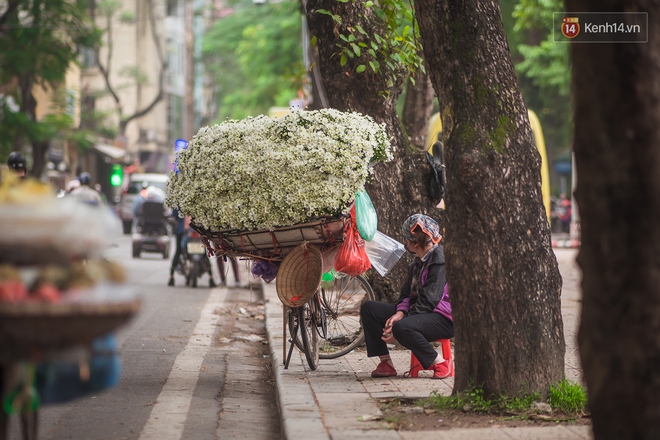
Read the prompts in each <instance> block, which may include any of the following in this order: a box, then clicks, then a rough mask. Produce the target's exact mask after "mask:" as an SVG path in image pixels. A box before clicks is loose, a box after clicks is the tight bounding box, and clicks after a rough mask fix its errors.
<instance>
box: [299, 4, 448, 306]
mask: <svg viewBox="0 0 660 440" xmlns="http://www.w3.org/2000/svg"><path fill="white" fill-rule="evenodd" d="M319 9H324V10H326V11H330V12H331V13H333V14H336V15H339V16H341V20H342V24H338V23H337V22H335V21H334V20H333V19H332V18H331V17H330V16H328V15H326V14H321V13H318V12H317V11H318V10H319ZM305 13H306V16H307V19H308V23H309V30H310V33H311V35H312V36H315V37H316V38H317V43H316V44H317V47H318V53H319V63H318V67H316V66H315V68H319V69H320V73H321V77H322V80H323V86H324V88H325V91H326V95H327V99H328V106H329V107H331V108H335V109H337V110H341V111H355V112H359V113H362V114H365V115H369V116H371V117H373V118H374V120H375V121H376V122H378V123H381V122H384V123H385V124H386V126H387V132H388V134H389V135H390V136H391V137H392V144H393V145H394V146H395V147H396V153H395V155H394V156H395V157H394V160H393V161H391V162H388V163H385V164H378V165H376V166H375V167H374V171H375V173H374V176H373V179H372V180H371V182H370V183H368V184H367V192H368V193H369V196H370V197H371V199H372V201H373V203H374V207H375V208H376V211H377V213H378V229H379V230H380V231H381V232H383V233H384V234H387V235H389V236H391V237H393V238H395V239H398V240H399V241H402V240H403V239H402V236H401V224H402V223H403V222H404V220H405V219H406V218H408V216H410V215H411V214H414V213H416V212H420V213H425V214H428V215H431V216H434V217H438V214H439V213H438V210H437V209H435V208H434V207H433V205H432V204H431V203H430V200H429V199H428V196H427V193H426V189H425V186H424V181H423V177H424V172H425V171H426V164H425V162H424V160H425V158H424V155H423V153H422V152H420V151H418V150H416V149H413V148H411V147H410V143H409V142H408V141H407V140H406V137H405V136H404V133H403V130H402V126H401V123H400V121H399V117H398V115H397V113H396V102H397V98H398V97H399V95H400V94H401V90H402V87H403V83H404V80H405V78H406V72H405V69H404V67H402V66H398V67H397V66H395V69H389V68H388V67H387V65H386V63H385V62H384V60H378V61H379V62H380V65H381V71H380V72H379V73H377V74H373V73H372V72H371V70H369V69H367V71H365V72H364V73H356V71H355V68H356V67H357V65H358V62H356V61H355V60H352V59H349V60H348V62H347V64H346V65H345V66H344V67H342V66H341V65H340V62H339V57H338V56H337V50H338V48H337V46H336V45H337V43H339V42H340V41H341V39H340V37H339V35H340V34H344V35H348V33H349V31H348V28H354V27H355V25H360V26H361V27H362V28H363V29H364V30H365V31H366V32H367V33H368V34H371V35H372V34H374V33H376V32H378V33H379V34H380V35H383V32H382V29H383V23H382V21H380V20H379V19H378V17H376V16H375V15H374V13H373V8H365V7H364V2H346V3H343V2H338V1H336V0H308V1H307V2H306V5H305ZM358 38H360V36H358ZM363 62H364V61H363ZM388 83H389V84H388ZM383 92H385V93H383ZM407 261H408V258H407V257H406V258H402V260H401V261H400V262H399V263H398V264H397V265H396V266H395V267H394V269H393V270H392V271H391V272H390V273H389V274H388V275H387V277H385V278H381V277H380V276H378V275H377V274H376V275H374V276H373V277H372V279H371V282H372V285H373V287H374V290H375V292H376V295H377V297H378V298H379V299H384V300H389V301H392V300H393V299H395V298H396V297H397V296H398V293H399V290H400V288H401V284H402V283H403V281H404V280H405V277H406V270H407V265H406V262H407Z"/></svg>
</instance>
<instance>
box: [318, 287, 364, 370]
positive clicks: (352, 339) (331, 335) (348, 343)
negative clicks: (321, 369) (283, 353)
mask: <svg viewBox="0 0 660 440" xmlns="http://www.w3.org/2000/svg"><path fill="white" fill-rule="evenodd" d="M324 284H325V283H324ZM374 298H375V296H374V291H373V289H372V288H371V286H370V285H369V283H368V282H367V280H366V279H365V278H364V277H363V276H361V275H360V276H357V277H352V276H348V275H345V276H342V277H336V278H335V279H334V280H333V281H332V284H331V285H325V286H324V285H322V286H321V305H322V307H323V308H324V309H325V314H326V319H327V326H328V332H327V337H326V339H325V341H323V342H322V344H321V347H320V354H319V357H320V358H321V359H335V358H338V357H341V356H344V355H345V354H347V353H350V352H351V351H352V350H353V349H355V348H356V347H357V346H359V345H360V344H362V343H363V342H364V331H363V329H362V323H361V322H360V307H361V306H362V304H363V303H364V302H365V301H369V300H373V299H374Z"/></svg>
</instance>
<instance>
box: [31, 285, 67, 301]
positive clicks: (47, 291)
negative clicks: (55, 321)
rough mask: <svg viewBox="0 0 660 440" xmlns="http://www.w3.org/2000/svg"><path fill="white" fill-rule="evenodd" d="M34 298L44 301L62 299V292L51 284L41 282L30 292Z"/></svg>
mask: <svg viewBox="0 0 660 440" xmlns="http://www.w3.org/2000/svg"><path fill="white" fill-rule="evenodd" d="M32 295H33V296H35V297H36V298H38V299H40V300H42V301H46V302H58V301H60V300H61V299H62V293H61V292H60V291H59V290H57V287H55V286H53V285H52V284H48V283H43V284H41V285H40V286H39V287H37V289H36V290H35V291H34V292H33V294H32Z"/></svg>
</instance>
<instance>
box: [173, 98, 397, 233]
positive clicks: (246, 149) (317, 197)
mask: <svg viewBox="0 0 660 440" xmlns="http://www.w3.org/2000/svg"><path fill="white" fill-rule="evenodd" d="M392 150H393V147H392V146H391V145H390V142H389V138H388V137H387V134H386V132H385V126H384V124H380V125H379V124H376V123H375V122H374V121H373V119H371V118H370V117H369V116H364V115H361V114H359V113H345V112H340V111H338V110H333V109H323V110H316V111H294V112H292V113H289V114H288V115H286V116H284V117H282V118H279V119H272V118H269V117H266V116H258V117H255V118H252V117H250V118H246V119H243V120H240V121H236V120H228V121H226V122H223V123H221V124H218V125H214V126H210V127H203V128H201V129H200V130H199V131H198V132H197V134H196V135H195V136H194V137H193V139H192V140H191V142H190V144H189V146H188V148H187V149H186V150H183V151H180V152H179V153H178V155H177V167H178V172H173V173H172V176H171V178H170V183H169V196H168V198H167V204H168V206H170V207H172V208H177V207H178V208H179V210H180V211H181V212H182V213H183V214H186V215H190V216H191V217H192V218H193V219H194V221H195V224H198V225H200V226H202V227H204V228H206V229H211V230H225V229H238V230H258V229H272V228H275V227H278V226H288V225H293V224H297V223H304V222H305V221H308V220H310V219H313V218H317V217H321V216H326V215H330V216H332V215H337V214H339V213H340V212H342V211H343V210H344V209H345V208H346V207H347V206H348V205H349V204H350V203H351V202H352V201H353V199H354V197H355V194H356V192H357V191H358V190H360V189H362V188H363V187H364V183H365V180H366V178H367V176H368V174H369V173H370V164H372V163H375V162H384V161H389V160H391V159H392Z"/></svg>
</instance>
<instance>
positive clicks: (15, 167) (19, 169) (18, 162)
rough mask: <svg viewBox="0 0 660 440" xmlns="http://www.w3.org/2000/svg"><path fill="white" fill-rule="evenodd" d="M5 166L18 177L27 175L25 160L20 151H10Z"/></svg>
mask: <svg viewBox="0 0 660 440" xmlns="http://www.w3.org/2000/svg"><path fill="white" fill-rule="evenodd" d="M7 166H8V167H9V169H10V170H12V171H14V172H15V173H16V174H17V175H18V176H19V177H22V178H24V177H26V176H27V161H26V160H25V156H23V154H21V152H20V151H12V152H11V153H10V154H9V157H8V158H7Z"/></svg>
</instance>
